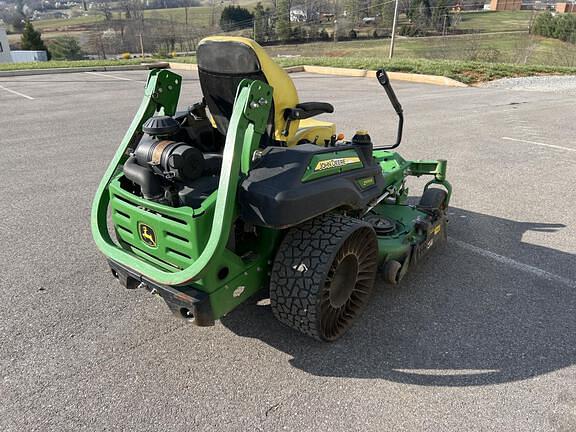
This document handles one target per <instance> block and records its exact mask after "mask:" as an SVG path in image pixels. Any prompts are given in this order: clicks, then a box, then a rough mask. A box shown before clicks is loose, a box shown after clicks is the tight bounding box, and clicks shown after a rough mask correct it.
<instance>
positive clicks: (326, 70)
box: [303, 66, 468, 87]
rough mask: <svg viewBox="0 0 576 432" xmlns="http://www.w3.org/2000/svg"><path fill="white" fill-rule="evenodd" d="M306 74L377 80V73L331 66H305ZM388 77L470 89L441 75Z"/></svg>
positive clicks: (401, 73) (391, 75)
mask: <svg viewBox="0 0 576 432" xmlns="http://www.w3.org/2000/svg"><path fill="white" fill-rule="evenodd" d="M303 69H304V72H310V73H317V74H324V75H338V76H348V77H367V78H375V77H376V71H373V70H366V69H348V68H335V67H329V66H303ZM387 74H388V77H389V78H390V79H391V80H394V81H409V82H414V83H420V84H434V85H440V86H447V87H468V85H467V84H464V83H461V82H460V81H456V80H454V79H452V78H447V77H444V76H439V75H423V74H413V73H406V72H387Z"/></svg>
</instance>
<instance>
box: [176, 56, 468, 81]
mask: <svg viewBox="0 0 576 432" xmlns="http://www.w3.org/2000/svg"><path fill="white" fill-rule="evenodd" d="M169 65H170V69H174V70H187V71H196V70H198V65H197V64H193V63H176V62H170V63H169ZM284 70H285V71H286V72H288V73H297V72H308V73H314V74H321V75H337V76H345V77H358V78H375V77H376V71H373V70H366V69H350V68H335V67H329V66H311V65H303V66H289V67H286V68H284ZM387 74H388V77H389V78H390V79H391V80H394V81H409V82H414V83H420V84H434V85H440V86H445V87H468V85H467V84H464V83H461V82H460V81H456V80H454V79H452V78H446V77H444V76H439V75H422V74H412V73H406V72H387Z"/></svg>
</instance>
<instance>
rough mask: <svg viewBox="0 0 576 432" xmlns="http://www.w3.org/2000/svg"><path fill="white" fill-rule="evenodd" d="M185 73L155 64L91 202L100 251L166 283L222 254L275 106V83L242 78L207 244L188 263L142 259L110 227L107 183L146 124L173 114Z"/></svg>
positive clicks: (196, 272)
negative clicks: (171, 268) (173, 266)
mask: <svg viewBox="0 0 576 432" xmlns="http://www.w3.org/2000/svg"><path fill="white" fill-rule="evenodd" d="M181 82H182V78H181V77H180V76H179V75H177V74H175V73H173V72H170V71H168V70H153V71H152V72H151V73H150V75H149V77H148V81H147V84H146V89H145V92H144V99H143V100H142V103H141V105H140V108H139V109H138V112H137V113H136V116H135V117H134V120H133V121H132V124H131V125H130V128H129V129H128V132H127V133H126V135H125V136H124V138H123V140H122V143H121V144H120V147H119V148H118V150H117V151H116V154H115V155H114V158H113V159H112V162H111V163H110V165H109V166H108V169H107V170H106V173H105V174H104V177H103V178H102V181H101V182H100V185H99V186H98V190H97V192H96V196H95V198H94V202H93V204H92V213H91V225H92V235H93V237H94V240H95V242H96V245H97V246H98V248H99V249H100V251H101V252H102V253H103V254H104V255H106V256H107V257H108V258H109V259H111V260H113V261H115V262H117V263H119V264H121V265H123V266H126V267H128V268H130V269H132V270H133V271H135V272H137V273H139V274H143V275H145V276H146V277H147V278H149V279H151V280H152V281H154V282H156V283H158V284H161V285H185V284H188V283H190V282H191V281H194V280H198V279H201V277H202V276H203V275H204V274H205V273H206V271H207V270H208V269H209V268H210V266H211V265H212V264H213V263H214V262H215V261H218V259H219V257H220V256H221V254H222V252H223V250H224V248H225V247H226V243H227V242H228V236H229V233H230V230H231V227H232V223H233V218H234V215H235V212H236V193H237V188H238V183H239V179H240V176H241V174H242V173H246V172H247V171H248V170H249V166H250V163H251V160H252V154H253V152H254V150H255V149H256V148H258V145H259V144H260V138H261V136H262V134H264V132H265V128H266V123H267V120H268V117H269V114H270V108H271V106H272V88H271V87H270V86H268V85H267V84H265V83H263V82H261V81H252V80H243V81H242V82H241V83H240V85H239V86H238V91H237V93H236V99H235V101H234V108H233V111H232V117H231V119H230V124H229V126H228V133H227V135H226V143H225V147H224V154H223V161H222V170H221V174H220V181H219V184H218V192H217V198H216V204H215V210H214V220H213V222H212V229H211V231H210V236H209V238H208V242H207V244H206V247H205V248H204V250H203V251H202V253H201V254H200V256H199V257H198V259H196V260H195V261H194V262H193V263H192V264H191V265H190V266H189V267H187V268H185V269H183V270H180V271H177V272H167V271H164V270H161V269H159V268H158V267H156V266H154V265H152V264H149V263H147V262H146V261H143V260H142V259H141V258H139V257H137V256H136V255H134V254H132V253H131V252H129V251H127V250H125V249H122V248H121V247H120V246H118V245H116V244H115V243H114V241H113V240H112V238H111V236H110V234H109V232H108V224H107V211H108V204H109V201H110V197H109V194H108V184H109V183H110V181H111V180H112V178H113V177H115V176H116V175H117V174H118V172H119V166H120V165H121V164H122V163H123V162H124V161H125V160H126V158H127V150H128V148H129V147H133V146H134V145H135V144H136V140H137V138H138V137H139V136H140V135H141V128H142V124H143V123H144V122H145V121H146V120H147V119H148V118H150V117H151V116H153V115H155V114H156V113H161V114H165V115H174V114H175V112H176V107H177V104H178V97H179V94H180V86H181Z"/></svg>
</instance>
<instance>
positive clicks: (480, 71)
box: [171, 57, 576, 84]
mask: <svg viewBox="0 0 576 432" xmlns="http://www.w3.org/2000/svg"><path fill="white" fill-rule="evenodd" d="M274 60H275V61H276V62H277V63H279V64H280V65H282V66H284V67H288V66H301V65H314V66H330V67H340V68H353V69H368V70H376V69H379V68H384V69H386V70H388V71H391V72H407V73H415V74H426V75H440V76H445V77H448V78H452V79H455V80H457V81H460V82H463V83H466V84H475V83H479V82H484V81H491V80H495V79H499V78H508V77H523V76H533V75H576V67H560V66H546V65H515V64H508V63H488V62H478V61H458V60H429V59H396V58H395V59H392V60H390V59H388V58H374V57H368V58H362V57H340V58H338V57H297V58H276V59H274ZM171 61H175V62H182V63H195V62H196V58H195V57H178V58H176V59H173V60H171Z"/></svg>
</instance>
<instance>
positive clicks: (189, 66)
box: [168, 62, 198, 71]
mask: <svg viewBox="0 0 576 432" xmlns="http://www.w3.org/2000/svg"><path fill="white" fill-rule="evenodd" d="M168 67H169V68H170V69H174V70H186V71H197V70H198V65H197V64H196V63H177V62H170V63H168Z"/></svg>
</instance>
